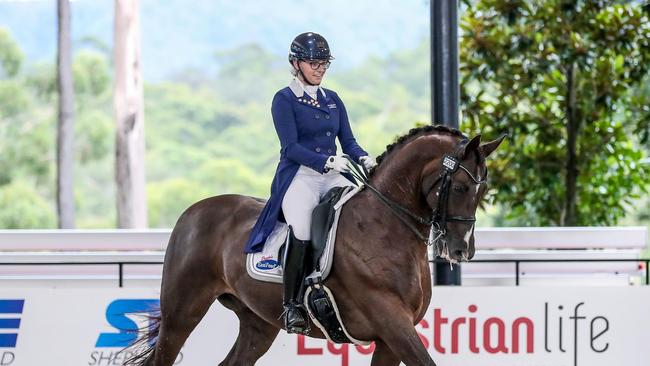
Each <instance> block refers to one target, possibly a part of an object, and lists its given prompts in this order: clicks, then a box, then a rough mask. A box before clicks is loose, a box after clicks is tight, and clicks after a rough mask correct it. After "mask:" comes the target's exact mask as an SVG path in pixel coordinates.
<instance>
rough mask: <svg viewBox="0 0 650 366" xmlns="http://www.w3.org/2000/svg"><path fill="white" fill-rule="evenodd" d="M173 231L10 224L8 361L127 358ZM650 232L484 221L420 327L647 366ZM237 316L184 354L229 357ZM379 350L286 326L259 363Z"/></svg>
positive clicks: (472, 345) (507, 352)
mask: <svg viewBox="0 0 650 366" xmlns="http://www.w3.org/2000/svg"><path fill="white" fill-rule="evenodd" d="M169 234H170V231H169V230H147V231H131V230H119V231H117V230H108V231H103V230H99V231H98V230H93V231H58V230H57V231H1V232H0V263H2V265H0V366H9V365H10V366H40V365H48V366H49V365H61V366H75V365H80V366H81V365H95V366H99V365H102V366H103V365H105V366H108V365H121V364H122V362H123V360H124V358H125V356H126V355H128V354H125V353H119V351H120V350H121V349H122V348H123V347H124V346H125V345H126V344H128V343H129V342H131V341H132V340H133V335H131V334H130V333H127V332H125V329H136V328H139V327H144V326H146V321H147V320H146V319H147V318H146V317H144V316H143V314H142V312H143V311H145V310H147V309H148V308H149V307H151V306H156V305H157V304H159V300H158V299H159V294H160V274H161V269H162V266H161V265H160V263H161V262H162V259H163V257H164V249H165V246H166V243H167V240H168V238H169ZM646 237H647V231H646V229H645V228H641V227H629V228H559V229H558V228H552V229H551V228H508V229H477V233H476V243H477V248H478V251H477V254H476V262H474V263H463V265H462V274H463V286H436V287H434V289H433V298H432V302H431V305H430V307H429V309H428V311H427V313H426V315H425V317H424V319H422V321H421V322H420V323H419V324H417V325H416V330H417V332H418V334H419V336H420V339H421V340H422V343H423V345H424V346H425V347H426V348H427V350H428V351H429V352H430V354H431V355H432V357H433V358H434V359H435V360H436V362H437V363H438V365H440V366H496V365H499V366H539V365H544V366H570V365H571V366H586V365H589V366H593V365H596V366H598V365H626V366H648V365H650V348H649V347H647V346H646V343H647V329H649V328H650V316H649V315H648V308H649V307H648V306H649V304H650V286H636V285H637V284H639V285H641V284H643V283H644V276H645V275H647V264H648V263H647V260H643V259H641V258H640V253H641V251H642V250H643V248H645V246H646V240H647V239H646ZM578 260H589V261H590V262H585V263H578V262H575V261H578ZM538 261H545V262H538ZM549 261H551V262H549ZM555 261H568V262H555ZM628 261H630V262H628ZM644 266H645V267H644ZM516 267H518V268H516ZM120 268H121V270H122V271H121V272H122V276H119V272H120V271H118V269H120ZM515 269H517V271H516V273H515ZM120 278H122V280H121V281H120ZM516 278H519V282H520V283H519V284H520V285H521V286H519V287H516V286H512V285H514V284H516ZM120 283H121V284H122V285H123V286H124V287H122V288H120V287H119V286H118V284H120ZM237 328H238V327H237V319H236V317H235V316H234V314H233V313H231V312H230V311H228V310H226V309H225V308H223V307H222V306H220V304H218V303H215V305H213V306H212V308H211V309H210V311H209V312H208V314H207V315H206V317H205V318H204V319H203V320H202V321H201V323H200V324H199V326H198V327H197V328H196V330H195V331H194V332H193V333H192V335H191V336H190V338H189V339H188V341H187V342H186V343H185V346H184V347H183V349H182V352H181V355H179V358H178V359H177V363H176V364H177V365H186V366H204V365H205V366H207V365H215V364H218V363H219V362H220V361H221V360H222V359H223V358H224V357H225V356H226V354H227V353H228V351H229V349H230V347H231V345H232V344H233V342H234V340H235V338H236V336H237V333H236V332H237ZM372 349H373V346H372V345H371V346H368V347H361V346H354V345H347V344H343V345H340V344H331V343H328V342H325V341H323V340H317V339H311V338H305V337H302V336H295V335H288V334H286V333H285V332H281V333H280V335H279V336H278V338H277V339H276V341H275V342H274V343H273V346H272V347H271V349H270V351H269V352H268V353H267V354H266V355H265V356H264V357H263V358H262V359H261V360H260V361H259V362H258V363H257V365H259V366H271V365H273V366H276V365H295V366H297V365H310V366H321V365H322V366H325V365H333V366H334V365H335V366H339V365H340V366H362V365H369V364H370V360H371V357H372V356H371V353H372Z"/></svg>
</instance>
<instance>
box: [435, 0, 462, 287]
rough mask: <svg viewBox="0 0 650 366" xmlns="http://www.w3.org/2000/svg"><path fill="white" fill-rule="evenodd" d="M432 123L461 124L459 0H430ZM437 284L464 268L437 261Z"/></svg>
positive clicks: (457, 279) (452, 280) (455, 281)
mask: <svg viewBox="0 0 650 366" xmlns="http://www.w3.org/2000/svg"><path fill="white" fill-rule="evenodd" d="M430 7H431V8H430V13H431V14H430V15H431V18H430V22H431V123H432V124H434V125H437V124H442V125H445V126H449V127H453V128H458V100H459V89H458V0H430ZM434 283H435V284H436V285H460V284H461V268H460V265H455V266H454V270H453V271H452V270H451V268H450V266H449V263H447V262H446V261H443V260H441V259H436V260H435V262H434Z"/></svg>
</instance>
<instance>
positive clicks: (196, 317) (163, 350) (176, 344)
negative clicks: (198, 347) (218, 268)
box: [145, 286, 216, 366]
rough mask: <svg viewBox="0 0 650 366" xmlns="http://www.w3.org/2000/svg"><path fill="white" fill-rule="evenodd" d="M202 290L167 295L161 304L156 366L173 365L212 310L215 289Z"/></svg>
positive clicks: (155, 353)
mask: <svg viewBox="0 0 650 366" xmlns="http://www.w3.org/2000/svg"><path fill="white" fill-rule="evenodd" d="M199 287H200V286H197V287H195V291H187V290H186V291H187V293H185V294H184V295H183V296H180V295H179V294H176V293H173V291H172V292H168V293H166V294H165V293H164V292H163V296H162V297H161V304H160V305H161V309H160V310H161V317H162V318H161V323H160V333H159V334H158V339H157V341H156V348H155V351H154V354H153V360H154V361H153V363H151V365H152V366H171V365H173V364H174V361H175V360H176V357H177V356H178V353H179V352H180V350H181V347H183V344H185V341H186V340H187V337H189V335H190V333H191V332H192V331H193V330H194V328H195V327H196V326H197V325H198V324H199V322H200V321H201V319H203V317H204V316H205V314H206V313H207V312H208V310H209V309H210V305H212V303H213V302H214V299H215V297H216V296H215V295H214V292H213V291H212V289H210V288H207V287H204V288H202V289H200V290H199ZM189 288H191V287H189ZM189 288H188V289H189ZM172 290H173V289H172ZM196 290H199V291H196ZM145 365H149V364H148V363H145Z"/></svg>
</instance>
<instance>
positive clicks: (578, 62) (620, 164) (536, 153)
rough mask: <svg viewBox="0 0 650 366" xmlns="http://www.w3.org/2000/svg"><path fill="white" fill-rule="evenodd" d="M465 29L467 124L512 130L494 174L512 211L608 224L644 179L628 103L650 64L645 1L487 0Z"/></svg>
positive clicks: (537, 221)
mask: <svg viewBox="0 0 650 366" xmlns="http://www.w3.org/2000/svg"><path fill="white" fill-rule="evenodd" d="M461 27H462V31H463V35H462V40H461V42H460V44H461V55H460V58H461V77H462V82H461V83H462V84H461V85H463V88H462V90H461V101H462V104H463V108H462V109H463V111H464V112H465V120H464V123H465V127H467V129H468V130H469V131H470V132H471V133H476V132H482V133H484V134H485V135H488V136H489V137H492V136H495V135H497V134H500V133H503V132H507V133H509V135H510V139H509V141H510V145H509V147H508V148H505V149H500V150H499V151H498V155H497V159H495V160H494V161H493V164H492V169H491V173H493V175H492V178H493V179H492V184H493V187H495V188H496V192H497V195H498V200H499V201H500V202H501V203H502V204H504V206H505V207H506V209H507V210H508V211H509V213H510V214H511V217H518V216H519V217H523V218H524V222H523V223H524V224H531V225H566V226H571V225H594V224H596V225H603V224H607V225H609V224H614V223H615V222H616V221H617V219H619V218H621V217H622V216H623V215H624V213H625V205H626V204H627V203H630V202H631V200H632V199H633V198H634V197H635V195H636V193H638V191H639V189H641V190H645V189H646V188H645V187H646V183H645V181H646V178H647V177H648V169H647V167H645V165H641V164H639V160H641V158H642V153H641V152H640V150H639V149H638V148H637V147H636V146H635V138H634V136H632V135H631V133H630V131H632V130H633V129H634V128H635V127H636V124H635V122H636V121H635V120H632V119H631V116H632V114H631V113H627V111H626V109H628V108H630V106H631V105H632V104H633V103H632V101H631V98H633V97H634V95H633V93H630V92H629V90H631V89H634V88H637V87H638V86H639V85H640V84H641V82H642V80H643V78H644V76H645V75H646V74H647V73H648V67H649V66H650V21H649V19H648V16H647V15H646V14H645V13H644V11H643V9H642V7H641V6H640V4H638V3H637V2H627V3H621V2H620V1H595V0H593V1H587V0H584V1H565V0H545V1H535V2H528V1H521V0H520V1H503V0H482V1H477V2H476V3H474V4H472V6H470V7H468V9H467V12H466V13H465V14H464V16H463V18H462V20H461ZM646 104H647V101H646ZM646 112H647V111H646Z"/></svg>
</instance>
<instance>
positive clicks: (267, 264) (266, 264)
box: [255, 256, 280, 271]
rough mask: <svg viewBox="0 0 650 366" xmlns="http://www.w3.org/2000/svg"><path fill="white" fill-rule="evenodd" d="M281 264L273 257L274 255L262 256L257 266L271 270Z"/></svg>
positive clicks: (262, 269) (260, 268) (263, 269)
mask: <svg viewBox="0 0 650 366" xmlns="http://www.w3.org/2000/svg"><path fill="white" fill-rule="evenodd" d="M279 265H280V263H279V262H278V261H276V260H275V259H273V257H272V256H268V257H262V258H261V260H260V261H259V262H257V263H255V267H256V268H257V269H259V270H260V271H269V270H272V269H275V268H277V267H278V266H279Z"/></svg>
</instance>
